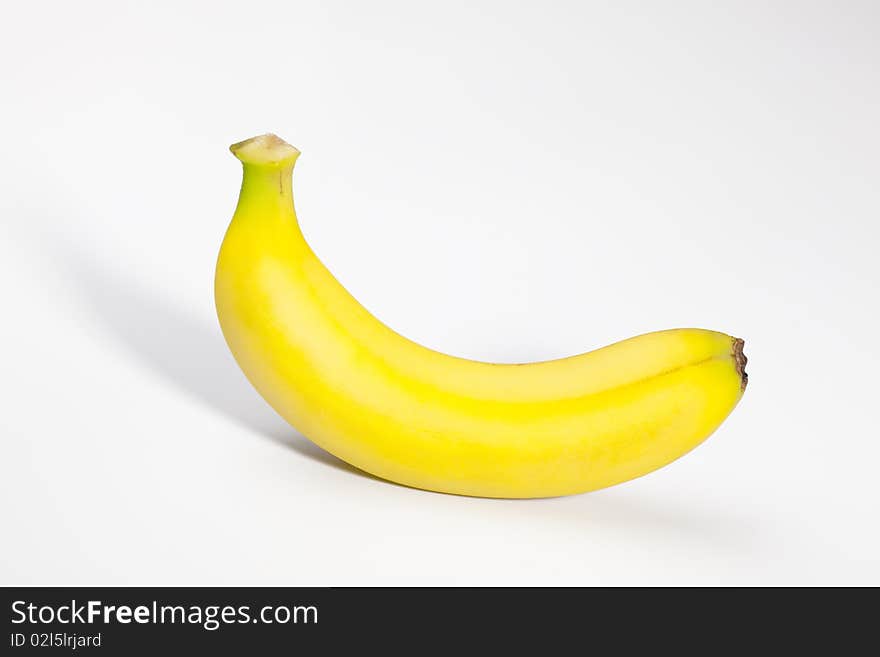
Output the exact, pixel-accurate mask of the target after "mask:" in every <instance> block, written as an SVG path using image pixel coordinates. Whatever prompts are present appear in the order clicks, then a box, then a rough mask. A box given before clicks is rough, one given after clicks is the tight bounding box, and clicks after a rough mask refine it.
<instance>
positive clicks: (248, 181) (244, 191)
mask: <svg viewBox="0 0 880 657" xmlns="http://www.w3.org/2000/svg"><path fill="white" fill-rule="evenodd" d="M229 150H231V151H232V154H233V155H235V157H237V158H238V159H239V160H241V163H242V165H243V166H244V178H243V179H242V183H241V194H240V195H239V199H238V207H239V209H244V208H246V207H247V206H254V207H260V206H261V207H264V208H265V207H270V208H272V207H274V208H275V209H276V210H277V211H281V212H282V213H283V214H285V215H286V214H292V213H293V166H294V164H295V163H296V159H297V158H298V157H299V150H297V149H296V148H294V147H293V146H291V145H290V144H288V143H287V142H286V141H284V140H283V139H281V138H279V137H276V136H275V135H272V134H266V135H260V136H259V137H253V138H251V139H247V140H245V141H242V142H239V143H237V144H233V145H232V146H230V147H229Z"/></svg>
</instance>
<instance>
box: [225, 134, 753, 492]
mask: <svg viewBox="0 0 880 657" xmlns="http://www.w3.org/2000/svg"><path fill="white" fill-rule="evenodd" d="M231 150H232V152H233V153H234V154H235V155H236V157H238V159H240V160H241V161H242V163H243V164H244V180H243V183H242V187H241V194H240V197H239V201H238V207H237V208H236V211H235V215H234V217H233V219H232V223H231V224H230V226H229V229H228V231H227V233H226V236H225V238H224V240H223V245H222V247H221V249H220V255H219V257H218V260H217V271H216V277H215V301H216V305H217V315H218V317H219V319H220V325H221V327H222V329H223V334H224V336H225V337H226V341H227V343H228V344H229V348H230V349H231V350H232V353H233V354H234V356H235V358H236V360H237V361H238V364H239V365H240V366H241V369H242V370H243V371H244V373H245V374H246V375H247V377H248V379H250V381H251V383H252V384H253V385H254V386H255V387H256V389H257V390H258V391H259V392H260V394H262V395H263V397H265V399H266V400H267V401H268V402H269V404H271V405H272V407H273V408H275V410H276V411H278V413H279V414H281V415H282V416H283V417H284V418H285V419H286V420H287V421H288V422H290V423H291V424H292V425H293V426H295V427H296V428H297V429H299V430H300V431H301V432H302V433H303V434H304V435H305V436H307V437H308V438H310V439H311V440H313V441H314V442H315V443H317V444H318V445H320V446H321V447H323V448H324V449H326V450H327V451H329V452H331V453H332V454H335V455H336V456H338V457H339V458H341V459H343V460H344V461H347V462H348V463H351V464H353V465H355V466H357V467H358V468H361V469H363V470H366V471H367V472H370V473H372V474H375V475H377V476H379V477H383V478H385V479H389V480H391V481H395V482H399V483H402V484H406V485H408V486H413V487H416V488H423V489H428V490H434V491H442V492H447V493H457V494H462V495H475V496H483V497H510V498H521V497H548V496H556V495H567V494H571V493H580V492H584V491H589V490H594V489H597V488H603V487H605V486H610V485H612V484H617V483H620V482H623V481H627V480H629V479H633V478H635V477H639V476H641V475H644V474H646V473H648V472H651V471H652V470H655V469H657V468H659V467H661V466H663V465H666V464H667V463H670V462H671V461H673V460H675V459H677V458H678V457H680V456H681V455H683V454H685V453H686V452H688V451H690V450H691V449H693V448H694V447H695V446H697V445H698V444H699V443H701V442H702V441H703V440H705V439H706V438H707V437H708V436H709V434H711V433H712V432H713V431H714V430H715V429H716V428H717V427H718V425H719V424H721V422H722V421H723V420H724V418H725V417H727V415H728V414H729V413H730V412H731V410H732V409H733V407H734V406H735V405H736V404H737V402H738V401H739V399H740V397H741V396H742V393H743V390H744V389H745V385H746V374H745V371H744V366H745V362H746V359H745V356H744V355H743V352H742V345H743V342H742V340H738V339H735V338H732V337H730V336H728V335H725V334H723V333H716V332H714V331H707V330H701V329H675V330H668V331H659V332H657V333H649V334H646V335H641V336H638V337H634V338H631V339H629V340H625V341H623V342H618V343H616V344H612V345H610V346H608V347H604V348H602V349H598V350H596V351H592V352H589V353H585V354H581V355H578V356H573V357H570V358H564V359H559V360H552V361H545V362H538V363H529V364H524V365H514V364H500V365H499V364H491V363H482V362H476V361H471V360H465V359H461V358H455V357H453V356H448V355H445V354H441V353H439V352H436V351H432V350H430V349H427V348H425V347H422V346H421V345H418V344H416V343H414V342H412V341H410V340H407V339H406V338H404V337H402V336H400V335H398V334H397V333H395V332H394V331H392V330H391V329H390V328H388V327H387V326H385V325H384V324H382V323H381V322H380V321H379V320H377V319H376V318H375V317H373V316H372V315H371V314H370V313H369V312H368V311H367V310H366V309H365V308H364V307H363V306H361V305H360V304H359V303H358V302H357V301H356V300H355V299H354V298H353V297H352V296H351V295H350V294H349V293H348V292H347V291H346V290H345V289H344V288H343V287H342V285H340V284H339V282H338V281H337V280H336V279H335V278H334V277H333V276H332V274H330V272H329V271H327V269H326V268H325V267H324V265H323V264H322V263H321V261H320V260H319V259H318V258H317V257H316V256H315V254H314V253H313V252H312V250H311V249H310V248H309V246H308V244H307V243H306V242H305V240H304V239H303V235H302V233H301V232H300V229H299V226H298V224H297V219H296V214H295V212H294V207H293V193H292V175H293V165H294V162H295V161H296V158H297V157H298V156H299V151H298V150H296V149H295V148H294V147H293V146H290V145H289V144H287V143H286V142H284V141H282V140H281V139H279V138H278V137H276V136H274V135H263V136H260V137H254V138H253V139H248V140H247V141H243V142H241V143H238V144H235V145H233V146H232V147H231Z"/></svg>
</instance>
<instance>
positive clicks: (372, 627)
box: [2, 588, 874, 655]
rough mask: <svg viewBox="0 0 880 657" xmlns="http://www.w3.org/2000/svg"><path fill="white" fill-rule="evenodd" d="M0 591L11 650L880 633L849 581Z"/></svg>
mask: <svg viewBox="0 0 880 657" xmlns="http://www.w3.org/2000/svg"><path fill="white" fill-rule="evenodd" d="M2 594H3V607H4V611H3V617H4V627H5V634H4V636H3V637H2V644H3V645H4V647H3V650H2V653H3V654H10V655H15V654H19V653H26V652H34V651H37V652H38V653H39V654H61V653H66V652H72V653H73V654H79V653H81V652H86V653H89V654H107V655H117V654H157V653H169V654H177V652H178V651H179V652H183V651H186V650H195V651H198V653H197V654H201V653H204V652H207V651H215V652H220V653H221V654H254V651H260V650H268V649H273V650H274V649H279V650H284V651H299V650H301V649H308V650H310V651H312V652H309V653H307V654H336V652H337V651H341V650H342V649H343V648H346V647H347V649H350V648H351V644H352V642H354V643H355V644H357V643H362V644H363V649H364V650H365V651H367V652H368V653H373V652H376V651H383V650H388V649H396V650H402V651H403V652H407V653H409V654H421V653H422V652H425V651H428V650H429V649H431V650H436V649H440V648H442V649H445V650H448V651H452V650H454V651H456V653H463V654H470V652H471V651H472V649H473V648H474V646H475V645H476V644H477V643H479V644H481V645H484V646H490V647H494V648H495V649H498V648H500V647H501V646H505V645H507V646H510V645H513V646H516V647H519V648H523V647H524V646H526V645H533V646H536V647H539V648H540V647H541V646H542V645H543V646H544V648H546V650H540V651H539V654H545V653H546V652H549V650H550V649H551V647H553V646H556V647H558V648H562V647H563V646H567V647H568V648H575V647H578V648H579V649H578V652H583V651H587V650H590V649H595V648H598V647H599V645H609V643H608V642H611V645H613V646H615V648H616V649H617V650H622V651H625V652H626V651H630V650H635V649H638V648H640V647H644V645H645V642H648V644H649V645H650V644H651V643H652V642H653V644H654V645H655V646H656V647H657V648H658V649H663V650H664V651H665V650H669V649H676V650H680V649H685V648H688V649H696V650H700V649H702V651H703V652H704V653H705V652H715V651H716V649H720V648H722V647H724V648H727V649H729V648H731V647H733V646H737V647H739V648H741V649H752V650H761V651H763V650H766V649H767V648H768V647H769V646H771V645H777V646H780V647H786V648H791V647H792V646H793V645H794V644H796V643H799V642H801V641H803V640H806V641H807V642H808V643H810V645H811V646H812V647H813V648H816V647H818V646H821V645H822V644H823V642H826V645H828V646H829V647H831V646H833V647H835V650H836V651H839V650H840V649H841V648H842V647H844V646H845V645H862V646H864V647H866V648H867V647H868V646H869V645H871V643H872V642H869V643H862V644H858V643H855V644H854V643H853V642H854V641H857V638H858V637H860V636H866V635H867V634H868V632H869V630H870V628H871V627H872V625H873V622H874V621H873V619H872V618H871V613H870V610H872V609H873V608H874V606H873V605H860V604H856V601H855V600H854V599H853V596H850V594H849V593H841V592H840V591H835V592H831V593H830V594H828V592H827V591H826V592H825V593H824V594H821V595H820V594H819V592H816V591H812V592H810V591H792V590H788V591H786V590H781V589H780V590H775V591H767V590H746V589H738V590H726V591H724V590H710V589H691V590H689V589H675V590H663V589H453V588H444V589H416V588H411V589H329V588H328V589H324V588H6V589H2ZM871 597H873V595H872V596H871ZM847 602H849V603H851V604H847ZM844 610H846V611H844ZM835 620H837V621H840V623H841V625H840V626H839V627H837V626H836V625H835V622H834V621H835ZM707 641H709V643H708V644H707V643H706V642H707ZM273 654H274V653H273ZM492 654H495V653H494V652H493V653H492Z"/></svg>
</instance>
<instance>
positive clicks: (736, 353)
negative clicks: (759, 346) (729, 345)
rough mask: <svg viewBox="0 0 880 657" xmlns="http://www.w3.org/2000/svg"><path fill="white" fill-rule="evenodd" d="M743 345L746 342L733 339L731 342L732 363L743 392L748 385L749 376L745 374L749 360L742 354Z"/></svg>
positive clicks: (740, 339)
mask: <svg viewBox="0 0 880 657" xmlns="http://www.w3.org/2000/svg"><path fill="white" fill-rule="evenodd" d="M745 344H746V341H745V340H743V339H742V338H734V340H733V361H734V363H735V364H736V372H737V374H739V378H740V381H741V382H742V383H741V384H740V387H741V389H742V390H745V389H746V386H747V385H748V383H749V375H748V374H746V363H748V362H749V359H748V358H746V355H745V354H744V353H743V347H744V346H745Z"/></svg>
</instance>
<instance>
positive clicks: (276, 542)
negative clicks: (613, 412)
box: [0, 0, 880, 585]
mask: <svg viewBox="0 0 880 657" xmlns="http://www.w3.org/2000/svg"><path fill="white" fill-rule="evenodd" d="M878 7H880V5H878V4H877V3H876V2H871V1H869V0H866V1H864V2H836V1H828V2H738V1H737V2H733V1H731V2H713V3H707V2H697V1H695V2H677V3H676V2H663V3H657V2H649V1H647V0H645V1H644V2H607V3H606V2H451V1H445V2H434V3H426V2H418V3H414V2H386V1H373V2H368V3H367V2H363V3H358V2H353V1H352V2H326V1H322V2H310V3H302V2H295V1H293V0H285V1H283V2H240V1H236V2H218V1H214V2H203V3H194V2H180V1H176V2H167V3H137V2H86V1H81V2H27V3H23V2H22V3H12V4H9V5H8V6H6V7H5V8H4V9H3V13H2V25H3V27H2V32H3V34H2V39H0V74H2V76H0V78H2V87H0V117H2V121H3V131H2V134H3V137H2V148H0V180H2V194H0V220H2V226H0V286H2V289H0V292H2V295H0V314H2V319H0V340H2V343H0V344H2V349H3V351H2V367H0V372H2V379H0V386H2V389H0V393H2V394H0V399H2V404H0V432H2V443H0V444H2V459H0V496H2V497H0V525H2V527H3V537H4V538H3V540H2V548H0V550H2V555H0V556H2V558H0V583H3V584H279V585H280V584H290V585H293V584H309V585H326V584H337V585H338V584H566V585H567V584H875V585H876V584H880V556H878V555H880V529H878V515H880V508H878V507H880V486H878V477H877V469H878V464H880V431H878V412H877V407H878V375H877V372H878V368H880V359H878V354H880V347H878V342H880V339H878V331H880V321H878V319H880V318H878V290H880V266H878V262H877V255H876V251H877V243H878V237H880V232H878V221H880V192H878V190H880V185H878V174H880V155H878V153H880V131H878V117H880V83H878V79H880V78H878V69H880V46H878V39H877V34H878V31H880V9H878ZM267 131H272V132H276V133H278V134H279V135H281V136H282V137H284V138H285V139H287V140H288V141H290V142H291V143H293V144H294V145H296V146H298V147H299V148H300V149H301V150H302V152H303V155H302V157H301V158H300V160H299V163H298V164H297V171H296V176H295V193H296V200H297V209H298V213H299V216H300V221H301V224H302V226H303V230H304V231H305V233H306V236H307V238H308V239H309V240H310V242H311V243H312V245H313V247H314V248H315V250H316V251H317V253H318V254H319V255H320V256H321V258H322V259H323V260H324V261H325V263H326V264H327V265H328V267H329V268H330V270H331V271H333V272H334V273H335V274H336V275H337V277H338V278H339V279H340V280H341V281H342V282H343V284H344V285H346V286H347V287H348V288H349V289H350V290H351V291H352V293H353V294H354V295H355V296H356V297H357V298H359V299H360V300H361V301H362V302H363V303H364V304H365V305H366V306H367V307H368V308H370V309H371V310H372V311H373V312H374V313H375V314H377V315H378V316H379V318H381V319H382V320H383V321H385V322H386V323H388V324H390V325H391V326H392V327H394V328H396V329H397V330H398V331H400V332H402V333H403V334H405V335H407V336H408V337H411V338H413V339H416V340H417V341H419V342H422V343H423V344H426V345H428V346H431V347H433V348H436V349H440V350H442V351H446V352H451V353H455V354H458V355H462V356H468V357H472V358H479V359H485V360H493V361H522V360H530V359H544V358H551V357H558V356H564V355H569V354H573V353H578V352H582V351H586V350H588V349H592V348H595V347H599V346H602V345H604V344H606V343H609V342H612V341H615V340H619V339H622V338H625V337H629V336H631V335H635V334H637V333H642V332H645V331H649V330H654V329H661V328H670V327H676V326H700V327H706V328H713V329H717V330H720V331H724V332H726V333H731V334H734V335H737V336H741V337H744V338H745V339H746V352H747V354H748V356H749V357H750V359H751V360H750V363H749V373H750V375H751V383H750V386H749V389H748V391H747V393H746V395H745V398H744V399H743V401H742V403H741V404H740V405H739V407H738V408H737V409H736V410H735V411H734V413H733V414H732V416H731V417H730V418H729V419H728V421H727V422H726V423H725V424H724V425H723V426H722V428H721V429H720V430H719V431H718V432H717V433H716V434H715V435H714V436H713V437H712V438H710V439H709V441H708V442H707V443H705V444H704V445H703V446H702V447H700V448H698V449H697V450H696V451H694V452H693V453H691V454H689V455H687V456H686V457H685V458H683V459H681V460H680V461H678V462H676V463H674V464H673V465H671V466H669V467H667V468H664V469H663V470H661V471H659V472H656V473H654V474H651V475H649V476H647V477H645V478H642V479H640V480H636V481H633V482H629V483H627V484H624V485H620V486H617V487H615V488H612V489H609V490H605V491H601V492H597V493H593V494H587V495H581V496H576V497H570V498H560V499H548V500H535V501H505V500H481V499H469V498H463V497H454V496H446V495H440V494H434V493H428V492H422V491H416V490H411V489H408V488H404V487H400V486H396V485H393V484H389V483H385V482H382V481H378V480H376V479H373V478H370V477H368V476H365V475H363V474H360V473H358V472H356V471H353V470H352V469H350V468H349V467H347V466H346V465H344V464H342V463H341V462H339V461H337V460H336V459H335V458H333V457H331V456H329V455H327V454H325V453H323V452H322V451H321V450H319V449H318V448H317V447H314V446H313V445H312V444H311V443H309V442H308V441H307V440H306V439H304V438H303V437H301V436H299V435H297V434H296V432H295V431H294V430H292V429H291V428H289V427H288V426H286V424H285V423H284V422H283V421H282V420H280V419H279V418H278V417H277V416H276V415H275V414H274V412H273V411H272V410H271V409H269V407H268V406H267V405H266V404H265V403H264V402H263V401H262V400H261V399H260V398H259V397H258V395H257V394H256V393H255V392H254V391H253V390H252V389H251V388H250V386H249V385H248V383H247V382H246V380H245V379H244V377H243V375H242V374H241V373H240V372H239V370H238V369H237V367H236V365H235V363H234V362H233V360H232V357H231V355H230V354H229V353H228V351H227V349H226V347H225V344H224V342H223V340H222V337H221V335H220V332H219V328H218V325H217V321H216V319H215V316H214V310H213V299H212V276H213V265H214V259H215V257H216V253H217V250H218V247H219V245H220V241H221V238H222V235H223V232H224V230H225V228H226V225H227V223H228V221H229V219H230V217H231V214H232V211H233V208H234V205H235V202H236V198H237V194H238V185H239V183H240V175H241V174H240V165H239V163H238V162H237V161H236V160H235V159H234V158H233V157H232V156H231V155H230V154H229V153H228V151H227V150H226V148H227V145H228V144H230V143H232V142H234V141H238V140H241V139H244V138H247V137H250V136H253V135H255V134H259V133H262V132H267Z"/></svg>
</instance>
